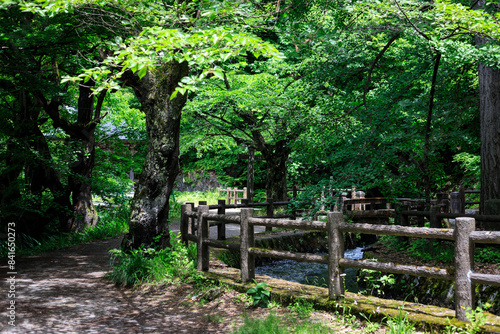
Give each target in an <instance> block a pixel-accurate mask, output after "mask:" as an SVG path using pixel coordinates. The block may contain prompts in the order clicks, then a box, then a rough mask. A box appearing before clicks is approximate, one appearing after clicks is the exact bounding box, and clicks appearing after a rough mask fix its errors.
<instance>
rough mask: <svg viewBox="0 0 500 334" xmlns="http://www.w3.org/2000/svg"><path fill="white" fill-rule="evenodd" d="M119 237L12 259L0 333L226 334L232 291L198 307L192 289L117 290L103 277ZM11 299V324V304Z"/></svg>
mask: <svg viewBox="0 0 500 334" xmlns="http://www.w3.org/2000/svg"><path fill="white" fill-rule="evenodd" d="M120 240H121V239H113V240H107V241H100V242H94V243H89V244H85V245H80V246H75V247H71V248H68V249H64V250H59V251H55V252H51V253H48V254H44V255H40V256H32V257H25V258H17V259H16V270H17V275H15V276H16V285H15V298H8V292H9V289H10V284H9V281H8V279H9V277H7V276H6V274H7V272H8V271H9V270H8V268H7V267H6V266H5V265H4V264H5V263H2V265H3V266H1V267H0V273H1V274H0V275H1V276H0V277H1V278H2V283H3V286H2V287H3V289H2V291H3V292H2V297H1V298H0V310H1V313H0V319H1V320H0V332H1V333H122V334H123V333H190V334H196V333H227V332H230V331H231V328H232V323H234V321H236V320H238V319H239V316H237V315H236V314H241V313H238V312H240V311H241V310H240V309H238V308H241V306H238V305H235V304H234V303H233V302H232V297H234V295H233V296H231V293H228V294H226V295H225V296H223V298H221V299H218V300H216V301H214V302H212V303H207V304H205V305H203V306H202V305H200V303H196V302H193V301H192V300H191V298H190V293H191V291H190V287H188V286H183V287H160V288H155V289H149V291H144V290H142V291H139V290H131V289H121V288H118V287H116V286H115V285H113V284H111V283H110V282H109V281H107V280H106V279H105V278H104V275H105V273H106V272H107V271H108V270H109V269H110V265H109V253H108V251H109V250H110V249H113V248H118V247H119V245H120ZM12 300H14V301H15V307H16V309H15V316H16V318H15V327H13V326H11V325H9V323H8V322H9V321H10V319H9V317H8V316H9V314H8V313H7V311H8V309H7V308H8V307H9V305H10V304H9V303H10V302H11V301H12Z"/></svg>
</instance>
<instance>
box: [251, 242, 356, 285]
mask: <svg viewBox="0 0 500 334" xmlns="http://www.w3.org/2000/svg"><path fill="white" fill-rule="evenodd" d="M344 258H346V259H355V260H360V259H362V258H363V248H361V247H357V248H354V249H346V250H345V252H344ZM356 270H357V269H355V268H346V269H345V274H346V277H345V289H346V290H347V291H349V292H358V291H359V288H358V283H357V280H356ZM255 273H256V274H259V275H267V276H270V277H274V278H281V279H284V280H287V281H291V282H296V283H301V284H308V285H315V286H321V287H328V284H327V282H328V266H327V265H326V264H320V263H308V262H297V261H293V260H277V261H272V262H270V263H267V264H266V265H263V266H258V267H256V268H255Z"/></svg>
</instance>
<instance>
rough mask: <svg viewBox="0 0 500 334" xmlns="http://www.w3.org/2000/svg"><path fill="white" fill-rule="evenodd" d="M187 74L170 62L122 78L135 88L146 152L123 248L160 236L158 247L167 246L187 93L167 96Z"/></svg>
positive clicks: (184, 68)
mask: <svg viewBox="0 0 500 334" xmlns="http://www.w3.org/2000/svg"><path fill="white" fill-rule="evenodd" d="M188 72H189V67H188V64H187V63H186V62H183V63H177V62H173V63H168V64H164V65H163V66H162V67H160V68H157V69H155V70H154V72H152V71H148V73H147V74H146V76H144V77H143V78H142V79H139V78H138V77H137V76H133V75H131V74H128V75H127V77H126V78H124V79H125V80H126V84H128V85H130V86H132V87H133V88H134V91H135V94H136V96H137V98H138V100H139V101H140V103H141V105H142V110H143V111H144V113H145V114H146V130H147V133H148V152H147V155H146V159H145V161H144V167H143V170H142V173H141V177H140V179H139V184H138V188H137V190H136V192H135V196H134V200H133V202H132V211H131V215H130V220H129V233H128V235H126V236H125V238H124V240H123V243H122V247H123V248H124V249H130V248H138V247H139V246H141V245H144V246H145V247H150V246H152V245H153V244H154V243H155V238H156V237H159V236H161V237H160V238H159V240H158V242H157V244H158V245H159V246H160V247H162V248H164V247H168V246H169V245H170V235H169V227H168V213H169V202H168V201H169V198H170V194H171V193H172V189H173V185H174V181H175V178H176V177H177V175H178V173H179V169H180V168H179V132H180V119H181V111H182V108H183V107H184V105H185V104H186V100H187V94H185V95H181V94H178V95H177V96H176V97H175V98H174V99H173V100H170V96H171V95H172V93H173V92H174V90H175V88H176V87H177V85H178V83H179V81H180V80H181V79H182V78H183V77H184V76H186V75H187V74H188Z"/></svg>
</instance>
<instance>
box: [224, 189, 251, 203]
mask: <svg viewBox="0 0 500 334" xmlns="http://www.w3.org/2000/svg"><path fill="white" fill-rule="evenodd" d="M218 190H219V194H220V193H223V192H225V193H226V196H225V197H226V201H227V204H231V201H233V202H234V204H238V202H240V203H241V201H242V200H244V199H247V187H245V188H243V189H238V188H233V189H231V188H227V189H218ZM238 194H241V196H239V195H238Z"/></svg>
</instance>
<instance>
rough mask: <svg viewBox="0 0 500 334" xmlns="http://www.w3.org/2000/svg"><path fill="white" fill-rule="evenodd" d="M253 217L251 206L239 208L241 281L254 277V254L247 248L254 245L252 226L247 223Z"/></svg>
mask: <svg viewBox="0 0 500 334" xmlns="http://www.w3.org/2000/svg"><path fill="white" fill-rule="evenodd" d="M251 217H253V209H252V208H243V209H241V225H240V233H241V234H240V254H241V281H242V282H243V283H245V282H248V281H250V280H252V279H254V278H255V256H254V255H252V254H250V253H249V251H248V249H249V248H250V247H253V246H254V227H253V225H252V224H249V223H248V218H251Z"/></svg>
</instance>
